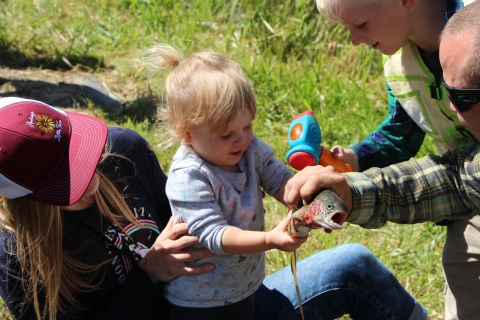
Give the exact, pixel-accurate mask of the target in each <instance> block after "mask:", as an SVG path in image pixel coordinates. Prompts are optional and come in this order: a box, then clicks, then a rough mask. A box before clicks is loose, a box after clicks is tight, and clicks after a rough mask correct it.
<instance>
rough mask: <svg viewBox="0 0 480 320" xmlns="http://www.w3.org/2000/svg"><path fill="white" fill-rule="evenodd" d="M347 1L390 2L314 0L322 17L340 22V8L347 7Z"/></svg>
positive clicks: (375, 0)
mask: <svg viewBox="0 0 480 320" xmlns="http://www.w3.org/2000/svg"><path fill="white" fill-rule="evenodd" d="M348 1H353V2H356V1H363V2H364V3H366V4H367V3H372V2H381V1H383V2H388V1H391V0H316V1H315V2H316V3H317V9H318V11H319V12H320V13H321V14H322V15H324V16H325V17H326V18H327V19H329V20H332V21H336V22H340V16H341V14H342V8H343V7H344V6H345V5H348V3H347V2H348Z"/></svg>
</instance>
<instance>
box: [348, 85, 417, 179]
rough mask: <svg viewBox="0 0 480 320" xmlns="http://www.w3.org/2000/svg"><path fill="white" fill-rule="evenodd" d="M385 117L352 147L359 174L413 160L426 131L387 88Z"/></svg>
mask: <svg viewBox="0 0 480 320" xmlns="http://www.w3.org/2000/svg"><path fill="white" fill-rule="evenodd" d="M387 93H388V116H387V118H386V119H385V120H384V121H383V122H382V123H381V124H380V125H379V126H378V127H377V129H376V130H375V131H373V132H371V133H370V134H369V135H368V136H367V137H366V138H365V139H364V140H362V141H360V142H359V143H357V144H356V145H354V146H352V147H351V148H352V150H353V151H354V152H355V154H356V155H357V158H358V164H359V167H360V171H364V170H367V169H369V168H372V167H380V168H383V167H386V166H388V165H390V164H393V163H397V162H401V161H406V160H408V159H410V158H411V157H414V156H415V155H416V154H417V152H418V150H420V147H421V146H422V143H423V139H424V138H425V132H423V131H422V129H420V127H419V126H418V125H417V124H416V123H415V122H414V121H413V120H412V118H410V116H409V115H408V114H407V112H406V111H405V109H403V107H402V105H401V104H400V102H399V101H398V100H397V98H396V97H395V95H394V94H393V93H392V91H391V89H390V87H389V86H388V85H387Z"/></svg>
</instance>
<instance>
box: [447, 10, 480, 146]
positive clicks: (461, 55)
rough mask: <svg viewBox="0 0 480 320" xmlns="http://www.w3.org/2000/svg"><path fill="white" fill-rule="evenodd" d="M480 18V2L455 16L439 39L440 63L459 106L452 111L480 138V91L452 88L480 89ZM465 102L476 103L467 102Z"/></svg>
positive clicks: (452, 108)
mask: <svg viewBox="0 0 480 320" xmlns="http://www.w3.org/2000/svg"><path fill="white" fill-rule="evenodd" d="M479 17H480V1H476V2H474V3H472V4H470V5H468V6H466V7H465V8H463V9H461V10H460V11H458V12H457V13H456V14H455V15H453V17H452V18H451V19H450V20H449V21H448V23H447V25H446V26H445V28H444V30H443V31H442V34H441V36H440V63H441V64H442V68H443V78H444V81H445V84H446V85H447V86H446V88H447V89H448V90H447V91H448V92H449V96H450V99H451V100H452V102H455V104H456V106H455V105H454V104H453V103H451V104H450V109H451V110H452V111H454V112H457V117H458V119H459V120H460V122H461V123H462V124H463V125H464V126H465V127H467V128H468V129H469V130H470V131H471V132H472V133H473V134H474V135H475V136H476V137H477V138H479V139H480V91H471V92H470V94H469V92H468V91H463V92H462V91H458V90H454V89H453V88H455V89H480V19H479ZM466 100H467V101H468V100H470V101H473V103H471V104H470V103H465V101H466ZM476 101H478V102H476ZM469 106H470V108H469ZM457 109H460V111H461V112H458V111H457ZM462 110H464V111H462Z"/></svg>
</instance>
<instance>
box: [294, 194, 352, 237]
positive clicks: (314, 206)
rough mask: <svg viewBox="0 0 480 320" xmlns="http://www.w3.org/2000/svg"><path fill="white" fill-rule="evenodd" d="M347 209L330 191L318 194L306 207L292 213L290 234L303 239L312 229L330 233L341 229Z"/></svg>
mask: <svg viewBox="0 0 480 320" xmlns="http://www.w3.org/2000/svg"><path fill="white" fill-rule="evenodd" d="M347 211H348V208H347V206H346V205H345V203H343V201H342V199H340V198H339V197H338V196H337V195H336V193H335V192H333V191H332V190H330V189H327V190H324V191H322V192H320V193H319V194H318V195H317V196H316V197H315V199H314V200H313V201H312V202H311V203H310V204H309V205H307V206H303V207H301V208H300V209H298V210H296V211H295V212H293V213H292V216H291V220H290V233H291V234H292V235H295V236H298V237H305V236H307V234H308V233H309V232H310V231H311V230H312V229H318V228H323V229H325V231H326V232H328V233H330V232H332V230H337V229H341V228H342V225H343V222H345V219H346V218H347Z"/></svg>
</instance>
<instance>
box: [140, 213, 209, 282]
mask: <svg viewBox="0 0 480 320" xmlns="http://www.w3.org/2000/svg"><path fill="white" fill-rule="evenodd" d="M194 244H198V238H197V237H194V236H191V235H189V234H188V228H187V226H186V225H185V223H177V224H173V218H172V217H171V218H170V220H169V221H168V224H167V226H166V227H165V229H163V231H162V233H161V234H160V235H159V236H158V237H157V239H156V240H155V243H154V244H153V246H152V247H151V248H150V251H149V252H148V253H147V254H146V255H145V257H144V258H143V259H142V260H141V261H140V263H139V266H140V268H142V269H143V270H144V271H145V272H146V273H147V274H148V275H149V276H150V278H151V279H152V281H153V282H167V281H170V280H173V279H175V278H176V277H178V276H181V275H196V274H202V273H207V272H210V271H212V270H213V269H214V265H213V264H211V263H206V264H202V265H195V266H192V265H187V264H186V263H185V262H189V261H194V260H197V259H200V258H206V257H212V256H214V255H215V254H214V253H212V252H210V250H208V249H206V248H202V249H195V250H191V251H190V250H189V251H184V250H183V249H185V248H186V247H189V246H192V245H194Z"/></svg>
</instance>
